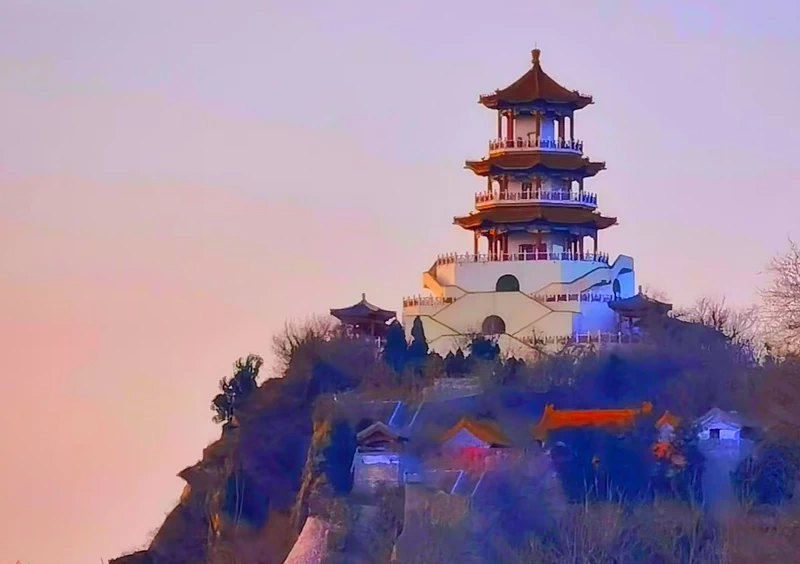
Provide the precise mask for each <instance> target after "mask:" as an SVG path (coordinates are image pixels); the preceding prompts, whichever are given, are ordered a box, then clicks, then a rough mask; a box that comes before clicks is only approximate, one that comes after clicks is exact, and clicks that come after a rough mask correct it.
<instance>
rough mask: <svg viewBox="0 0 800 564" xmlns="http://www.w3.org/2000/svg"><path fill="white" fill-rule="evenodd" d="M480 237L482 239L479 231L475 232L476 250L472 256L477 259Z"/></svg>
mask: <svg viewBox="0 0 800 564" xmlns="http://www.w3.org/2000/svg"><path fill="white" fill-rule="evenodd" d="M480 237H481V234H480V233H478V232H477V231H475V244H474V250H473V251H472V254H474V255H475V256H476V257H477V256H478V240H479V239H480Z"/></svg>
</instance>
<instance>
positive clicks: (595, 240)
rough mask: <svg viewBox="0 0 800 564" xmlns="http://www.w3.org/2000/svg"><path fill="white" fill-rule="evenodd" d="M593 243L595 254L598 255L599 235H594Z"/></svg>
mask: <svg viewBox="0 0 800 564" xmlns="http://www.w3.org/2000/svg"><path fill="white" fill-rule="evenodd" d="M592 241H593V242H594V254H597V233H595V234H594V235H592Z"/></svg>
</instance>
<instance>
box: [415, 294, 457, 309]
mask: <svg viewBox="0 0 800 564" xmlns="http://www.w3.org/2000/svg"><path fill="white" fill-rule="evenodd" d="M455 301H456V299H455V298H444V297H442V298H440V297H436V296H406V297H405V298H403V307H404V308H409V307H442V306H445V305H448V304H452V303H453V302H455Z"/></svg>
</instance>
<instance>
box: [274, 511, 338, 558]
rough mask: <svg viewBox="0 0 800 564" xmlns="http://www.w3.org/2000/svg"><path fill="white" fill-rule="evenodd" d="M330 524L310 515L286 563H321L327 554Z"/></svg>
mask: <svg viewBox="0 0 800 564" xmlns="http://www.w3.org/2000/svg"><path fill="white" fill-rule="evenodd" d="M329 529H330V527H329V525H328V524H327V523H326V522H324V521H322V520H321V519H318V518H317V517H309V518H308V519H306V523H305V525H304V526H303V530H302V531H300V535H299V536H298V537H297V541H296V542H295V544H294V546H293V547H292V551H291V552H290V553H289V556H288V557H287V558H286V561H285V562H284V564H321V563H322V562H323V560H324V559H325V557H326V556H327V540H328V531H329Z"/></svg>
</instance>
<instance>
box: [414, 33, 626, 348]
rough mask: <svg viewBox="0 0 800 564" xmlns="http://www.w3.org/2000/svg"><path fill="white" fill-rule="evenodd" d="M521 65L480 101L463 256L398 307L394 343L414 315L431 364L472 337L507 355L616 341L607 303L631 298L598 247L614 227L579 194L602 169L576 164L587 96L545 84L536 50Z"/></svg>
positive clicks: (445, 258) (427, 276) (447, 259)
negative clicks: (482, 144)
mask: <svg viewBox="0 0 800 564" xmlns="http://www.w3.org/2000/svg"><path fill="white" fill-rule="evenodd" d="M532 55H533V59H532V68H531V69H530V70H529V71H528V72H527V73H525V74H524V75H523V76H522V77H521V78H520V79H519V80H517V81H516V82H514V83H513V84H511V85H510V86H508V87H507V88H504V89H502V90H498V91H496V92H494V93H493V94H489V95H485V96H481V97H480V102H481V104H483V105H484V106H486V107H487V108H489V109H492V110H494V111H496V112H497V138H496V139H494V140H492V141H490V142H489V145H488V156H487V157H484V158H482V159H481V160H480V161H467V163H466V166H467V168H469V169H470V170H472V172H474V173H475V174H477V175H478V176H481V177H484V178H485V179H486V188H485V190H484V191H483V192H479V193H478V194H476V195H475V201H474V204H475V209H474V211H472V212H470V213H469V215H466V216H462V217H456V218H454V223H455V224H456V225H458V226H460V227H462V228H463V229H466V230H468V231H471V232H472V233H473V251H472V252H471V253H464V254H459V253H451V254H444V255H440V256H439V257H438V258H437V259H436V261H435V262H434V264H433V265H432V266H431V268H430V269H428V270H427V271H426V272H424V273H423V274H422V285H423V287H424V288H425V289H426V290H428V291H429V292H430V294H429V295H425V296H416V297H410V298H405V299H404V301H403V325H404V327H405V329H406V333H407V334H408V335H409V336H410V332H411V327H412V324H413V321H414V319H415V318H417V317H419V318H420V319H421V320H422V323H423V327H424V329H425V335H426V338H427V339H428V341H429V343H430V346H431V348H432V349H433V350H434V351H436V352H438V353H440V354H446V353H447V352H450V351H452V350H454V349H456V348H458V347H463V346H464V344H465V342H466V341H467V339H468V336H469V335H471V334H475V333H483V334H486V335H493V336H496V337H497V338H498V342H499V343H500V346H501V348H502V349H503V350H504V351H505V352H509V353H512V354H524V353H525V351H526V350H530V347H531V346H532V345H533V343H535V342H536V341H537V340H542V339H544V340H545V342H558V341H559V340H563V339H567V338H572V337H574V336H576V335H580V334H587V333H589V334H596V335H600V334H606V335H618V324H617V317H616V314H615V313H614V312H613V311H612V310H611V309H609V308H608V302H610V301H612V300H614V299H620V298H628V297H631V296H633V295H634V293H635V292H634V288H635V280H634V269H633V259H632V258H630V257H628V256H619V257H617V258H616V259H614V260H610V259H609V257H608V255H607V254H605V253H603V252H602V251H601V249H600V247H599V243H598V233H599V232H600V231H601V230H602V229H606V228H608V227H611V226H612V225H615V224H616V222H617V220H616V218H614V217H606V216H603V215H601V214H600V213H599V212H598V211H597V204H598V198H597V196H596V195H595V194H593V193H590V192H587V191H585V190H584V181H585V179H587V178H591V177H593V176H595V175H596V174H597V173H598V172H600V171H601V170H603V169H604V168H605V163H602V162H593V161H591V160H590V159H588V158H586V157H584V156H583V142H582V141H579V140H577V138H576V137H575V119H574V115H575V112H576V111H577V110H580V109H582V108H584V107H586V106H588V105H589V104H591V103H592V98H591V97H590V96H585V95H582V94H579V93H578V92H577V91H571V90H568V89H566V88H564V87H563V86H561V85H559V84H558V83H556V82H555V81H554V80H553V79H552V78H550V77H549V76H548V75H547V74H545V73H544V71H543V70H542V67H541V64H540V62H539V55H540V53H539V50H538V49H535V50H534V51H533V53H532ZM567 123H569V127H567ZM484 241H485V243H484ZM590 245H591V246H590ZM481 247H483V248H481Z"/></svg>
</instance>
